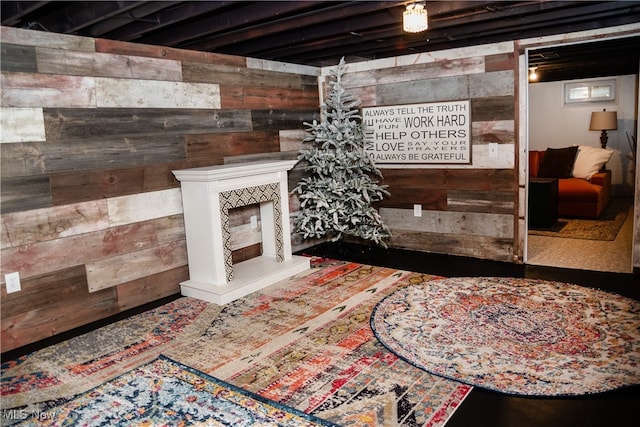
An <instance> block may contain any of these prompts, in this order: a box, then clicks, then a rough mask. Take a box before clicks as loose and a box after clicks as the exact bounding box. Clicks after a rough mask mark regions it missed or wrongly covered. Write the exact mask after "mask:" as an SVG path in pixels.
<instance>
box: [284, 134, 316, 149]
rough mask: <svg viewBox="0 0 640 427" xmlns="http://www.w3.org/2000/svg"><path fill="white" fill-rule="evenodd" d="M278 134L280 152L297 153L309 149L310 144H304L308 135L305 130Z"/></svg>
mask: <svg viewBox="0 0 640 427" xmlns="http://www.w3.org/2000/svg"><path fill="white" fill-rule="evenodd" d="M279 134H280V151H299V150H303V149H307V148H310V147H311V144H309V143H306V142H304V139H305V137H306V136H307V135H308V132H307V131H306V130H302V129H294V130H281V131H280V133H279Z"/></svg>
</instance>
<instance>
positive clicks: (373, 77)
mask: <svg viewBox="0 0 640 427" xmlns="http://www.w3.org/2000/svg"><path fill="white" fill-rule="evenodd" d="M484 71H485V60H484V57H483V56H476V57H469V58H456V59H448V60H443V61H437V62H431V63H421V64H411V65H405V66H401V67H393V68H382V69H378V70H367V71H362V72H354V73H348V74H345V76H344V77H343V80H342V81H343V83H344V86H345V88H347V89H351V88H355V87H369V86H379V85H387V84H393V83H401V82H411V81H422V80H426V79H437V78H443V77H447V76H459V75H464V74H475V73H482V72H484Z"/></svg>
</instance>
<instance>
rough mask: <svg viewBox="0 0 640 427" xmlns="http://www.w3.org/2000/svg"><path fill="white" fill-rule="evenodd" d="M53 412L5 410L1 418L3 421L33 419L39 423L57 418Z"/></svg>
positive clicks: (0, 415)
mask: <svg viewBox="0 0 640 427" xmlns="http://www.w3.org/2000/svg"><path fill="white" fill-rule="evenodd" d="M55 415H56V414H55V412H53V411H38V410H33V411H29V410H26V409H3V410H2V412H1V413H0V417H1V418H2V419H3V420H26V419H27V418H31V419H34V420H38V421H46V420H53V419H54V418H55Z"/></svg>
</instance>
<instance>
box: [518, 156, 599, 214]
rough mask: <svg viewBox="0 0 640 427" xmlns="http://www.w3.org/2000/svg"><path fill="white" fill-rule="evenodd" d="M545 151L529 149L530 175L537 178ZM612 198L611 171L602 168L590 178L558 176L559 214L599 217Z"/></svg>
mask: <svg viewBox="0 0 640 427" xmlns="http://www.w3.org/2000/svg"><path fill="white" fill-rule="evenodd" d="M544 155H545V151H529V176H530V177H532V178H537V177H538V173H539V171H540V165H541V164H542V160H543V158H544ZM610 199H611V171H610V170H600V171H598V172H596V173H595V174H593V175H592V176H591V178H590V179H588V180H587V179H583V178H575V177H567V178H558V216H559V217H563V218H568V217H579V218H597V217H598V216H599V215H600V214H601V213H602V211H603V210H604V208H605V207H606V206H607V204H608V203H609V200H610Z"/></svg>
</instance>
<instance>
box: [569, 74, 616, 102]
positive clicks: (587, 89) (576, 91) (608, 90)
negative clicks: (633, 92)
mask: <svg viewBox="0 0 640 427" xmlns="http://www.w3.org/2000/svg"><path fill="white" fill-rule="evenodd" d="M615 99H616V81H615V80H593V81H586V82H579V83H565V84H564V103H565V104H573V103H577V102H599V101H615Z"/></svg>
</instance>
